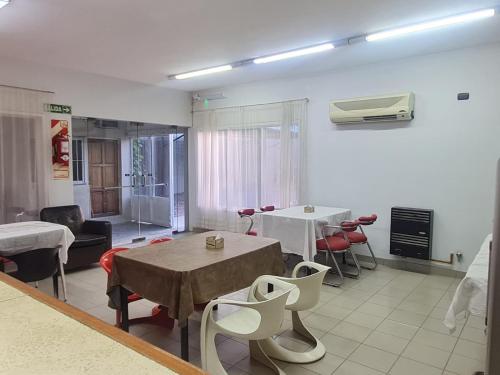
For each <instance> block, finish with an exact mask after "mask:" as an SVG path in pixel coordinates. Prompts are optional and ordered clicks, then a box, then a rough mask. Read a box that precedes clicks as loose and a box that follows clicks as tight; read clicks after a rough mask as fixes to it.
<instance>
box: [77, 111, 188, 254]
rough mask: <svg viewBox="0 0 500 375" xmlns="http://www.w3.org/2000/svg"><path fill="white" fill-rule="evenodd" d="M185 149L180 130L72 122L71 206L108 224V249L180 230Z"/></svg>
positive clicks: (104, 121) (109, 122)
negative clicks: (110, 239)
mask: <svg viewBox="0 0 500 375" xmlns="http://www.w3.org/2000/svg"><path fill="white" fill-rule="evenodd" d="M185 147H186V142H185V133H184V130H183V129H182V128H177V127H174V126H164V125H156V124H143V123H135V122H126V121H110V120H99V119H81V118H74V119H73V150H72V155H73V179H74V194H75V202H76V204H79V205H80V207H82V211H83V212H84V214H85V216H86V217H87V218H92V219H94V220H108V221H110V222H111V223H112V227H113V245H114V246H117V245H124V244H129V243H132V242H140V241H144V240H150V239H153V238H160V237H165V236H171V235H172V233H173V232H174V233H176V232H178V231H183V230H184V229H185V224H184V223H185V214H184V212H185V211H184V205H185V178H186V171H185V168H186V166H187V164H186V162H187V158H186V155H187V153H186V150H185Z"/></svg>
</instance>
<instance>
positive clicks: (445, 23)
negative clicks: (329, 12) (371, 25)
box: [365, 9, 495, 42]
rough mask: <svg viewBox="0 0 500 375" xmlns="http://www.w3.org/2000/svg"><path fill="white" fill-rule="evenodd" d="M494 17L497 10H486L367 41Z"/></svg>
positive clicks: (407, 27) (396, 31)
mask: <svg viewBox="0 0 500 375" xmlns="http://www.w3.org/2000/svg"><path fill="white" fill-rule="evenodd" d="M494 15H495V9H484V10H480V11H476V12H471V13H465V14H460V15H457V16H451V17H446V18H441V19H438V20H434V21H429V22H423V23H418V24H416V25H411V26H405V27H400V28H397V29H392V30H387V31H382V32H378V33H373V34H368V35H367V36H366V37H365V39H366V41H367V42H374V41H378V40H382V39H387V38H393V37H396V36H400V35H406V34H411V33H416V32H420V31H424V30H430V29H437V28H440V27H445V26H450V25H455V24H459V23H465V22H470V21H476V20H480V19H483V18H488V17H492V16H494Z"/></svg>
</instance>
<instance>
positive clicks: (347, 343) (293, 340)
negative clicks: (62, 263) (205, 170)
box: [40, 266, 486, 375]
mask: <svg viewBox="0 0 500 375" xmlns="http://www.w3.org/2000/svg"><path fill="white" fill-rule="evenodd" d="M67 278H68V293H69V298H68V303H70V304H72V305H75V306H76V307H79V308H81V309H83V310H85V311H87V312H88V313H90V314H93V315H95V316H97V317H99V318H101V319H103V320H105V321H107V322H109V323H114V318H115V314H114V311H113V310H111V309H109V308H108V307H107V297H106V295H105V288H106V275H105V273H104V271H103V270H101V269H100V268H98V267H94V268H90V269H87V270H83V271H77V272H72V273H69V274H68V275H67ZM458 282H459V280H458V279H455V278H450V277H444V276H436V275H422V274H417V273H412V272H406V271H399V270H394V269H391V268H388V267H384V266H379V267H378V268H377V270H376V271H367V270H364V271H363V273H362V277H361V278H360V279H359V280H352V279H347V280H346V283H345V284H344V286H342V287H341V288H334V287H330V286H323V288H322V292H321V302H320V304H319V305H318V306H317V307H316V308H314V309H313V310H312V311H310V312H306V313H303V314H301V315H302V317H303V318H304V321H305V324H306V325H307V326H308V327H310V328H311V330H312V331H313V332H314V333H315V334H316V335H317V336H318V337H319V338H321V341H322V342H323V343H324V344H325V346H326V348H327V355H326V356H325V357H324V358H323V359H322V360H320V361H318V362H316V363H312V364H307V365H293V364H287V363H279V365H280V366H281V367H283V368H284V370H285V371H286V373H287V374H289V375H296V374H297V375H298V374H300V375H317V374H320V375H327V374H328V375H331V374H334V375H381V374H390V375H434V374H436V375H471V374H473V372H474V371H478V370H482V369H483V366H484V357H485V352H486V345H485V344H486V337H485V335H484V325H483V320H482V319H481V318H479V317H469V318H468V319H467V320H466V319H465V318H464V319H462V320H461V321H460V324H459V327H458V329H457V330H456V331H455V332H454V333H453V334H449V332H448V331H447V329H446V328H445V327H444V326H443V324H442V320H443V317H444V314H445V312H446V309H447V307H448V305H449V303H450V301H451V298H452V296H453V293H454V291H455V288H456V286H457V284H458ZM40 287H41V288H42V289H44V290H47V292H50V291H51V288H50V282H46V283H45V282H44V283H41V286H40ZM228 297H229V298H234V299H245V298H246V294H245V291H239V292H237V293H233V294H232V295H230V296H228ZM152 306H153V304H152V303H150V302H147V301H138V302H134V303H132V304H131V305H130V313H131V317H132V318H133V317H139V316H146V315H148V314H150V311H151V307H152ZM228 312H230V310H229V309H228V308H225V307H224V306H222V307H221V308H220V309H219V311H218V315H220V316H224V315H225V314H227V313H228ZM200 318H201V313H195V314H194V316H192V318H191V319H190V356H191V362H193V363H194V364H197V365H199V364H200V351H199V345H200V344H199V331H200V327H199V321H200ZM290 326H291V320H290V316H289V315H287V319H286V320H285V322H284V326H283V332H282V333H281V335H280V336H279V337H278V338H277V339H278V340H279V342H280V343H281V344H282V345H284V346H286V347H288V348H291V349H294V350H299V351H303V350H307V348H308V347H309V345H308V344H306V343H304V342H302V341H300V340H299V339H298V338H297V336H296V335H295V334H294V333H293V332H292V331H290V330H289V327H290ZM131 333H132V334H134V335H136V336H139V337H141V338H142V339H144V340H146V341H148V342H151V343H152V344H154V345H157V346H159V347H161V348H163V349H165V350H167V351H169V352H172V353H174V354H176V355H179V353H180V342H179V341H180V336H179V329H178V328H177V327H175V328H174V329H173V330H168V329H165V328H161V327H155V326H152V325H148V324H141V325H133V326H132V327H131ZM217 348H218V352H219V356H220V358H221V360H222V361H223V363H224V365H225V367H226V368H227V369H228V372H229V373H230V374H231V375H236V374H238V375H247V374H258V375H267V374H271V371H269V370H268V369H267V368H265V367H262V366H260V365H259V364H257V363H256V362H254V361H252V360H250V358H249V351H248V345H247V343H246V342H244V341H240V340H235V339H232V338H228V337H222V336H221V337H218V346H217Z"/></svg>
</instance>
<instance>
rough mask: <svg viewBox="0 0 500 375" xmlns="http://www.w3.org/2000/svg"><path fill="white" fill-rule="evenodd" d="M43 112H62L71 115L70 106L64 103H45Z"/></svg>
mask: <svg viewBox="0 0 500 375" xmlns="http://www.w3.org/2000/svg"><path fill="white" fill-rule="evenodd" d="M45 112H51V113H62V114H64V115H71V106H70V105H64V104H50V103H48V104H45Z"/></svg>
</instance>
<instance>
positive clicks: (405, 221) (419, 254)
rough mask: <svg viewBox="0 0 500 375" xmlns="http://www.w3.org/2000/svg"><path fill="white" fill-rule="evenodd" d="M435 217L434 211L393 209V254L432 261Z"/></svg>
mask: <svg viewBox="0 0 500 375" xmlns="http://www.w3.org/2000/svg"><path fill="white" fill-rule="evenodd" d="M433 215H434V211H433V210H427V209H421V208H408V207H393V208H392V209H391V244H390V252H391V254H393V255H400V256H404V257H411V258H418V259H431V256H432V222H433Z"/></svg>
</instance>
